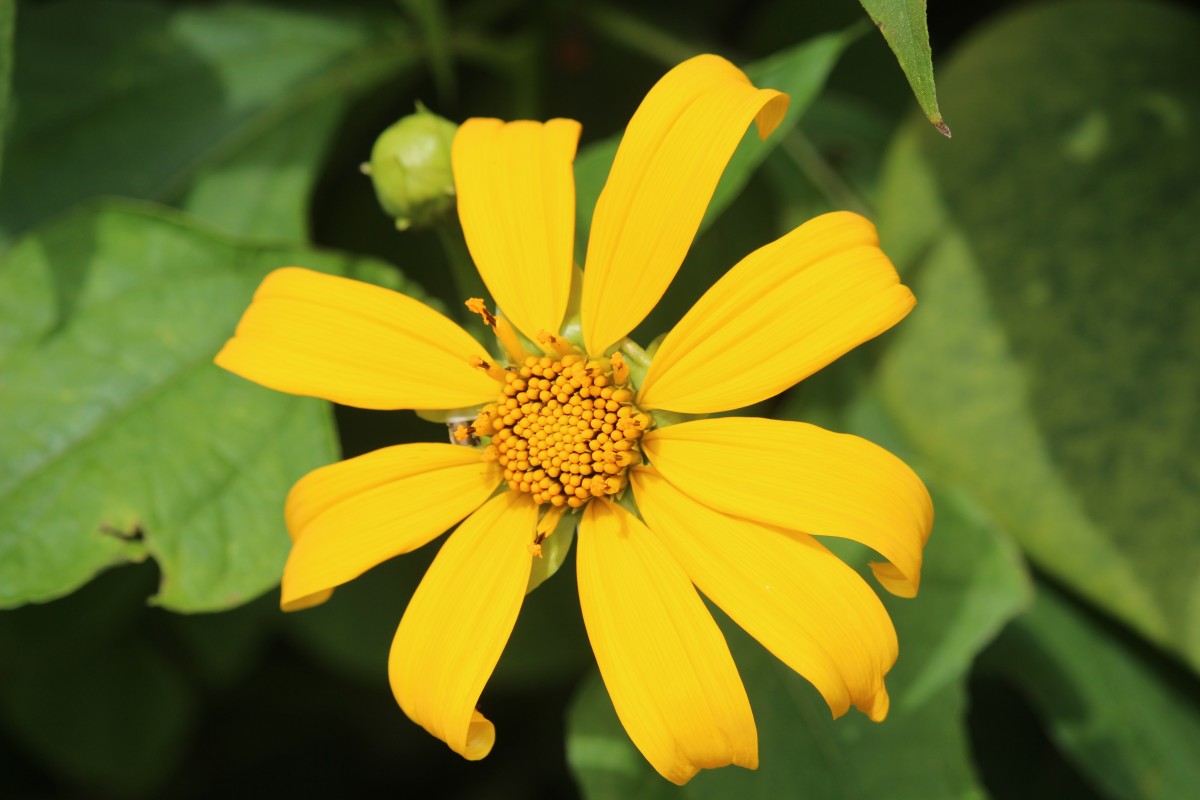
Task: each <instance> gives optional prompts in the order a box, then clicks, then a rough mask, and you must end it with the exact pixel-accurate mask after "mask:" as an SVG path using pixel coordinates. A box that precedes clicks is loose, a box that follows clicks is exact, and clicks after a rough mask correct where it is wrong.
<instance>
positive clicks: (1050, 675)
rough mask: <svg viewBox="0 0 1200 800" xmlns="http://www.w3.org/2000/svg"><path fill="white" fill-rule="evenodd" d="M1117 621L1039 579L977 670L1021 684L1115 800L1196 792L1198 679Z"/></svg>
mask: <svg viewBox="0 0 1200 800" xmlns="http://www.w3.org/2000/svg"><path fill="white" fill-rule="evenodd" d="M1113 628H1114V626H1113V625H1112V623H1111V622H1106V621H1103V620H1100V619H1098V618H1097V616H1096V615H1095V614H1094V613H1089V612H1088V611H1086V610H1084V609H1082V608H1080V607H1079V606H1078V605H1077V604H1076V603H1073V602H1071V601H1069V600H1068V599H1066V598H1065V597H1064V596H1063V595H1062V594H1061V593H1060V592H1059V591H1057V590H1055V589H1053V588H1051V587H1050V586H1048V585H1046V584H1042V585H1039V587H1038V595H1037V601H1036V603H1035V604H1034V606H1033V609H1032V611H1031V612H1030V613H1028V614H1025V615H1022V616H1021V617H1019V618H1018V619H1017V620H1016V621H1015V622H1013V624H1012V625H1011V626H1010V627H1009V628H1008V629H1007V630H1006V631H1005V632H1004V634H1003V635H1002V636H1001V637H1000V638H999V639H998V640H997V641H996V643H995V644H994V645H993V646H992V647H991V648H990V649H989V650H988V652H987V653H986V654H985V656H984V657H983V658H982V659H981V669H983V670H985V671H986V672H987V673H989V674H999V675H1001V676H1003V677H1004V678H1006V679H1007V680H1009V681H1011V682H1012V683H1014V684H1015V685H1017V686H1018V687H1020V688H1021V689H1022V690H1023V691H1024V692H1025V693H1026V694H1027V695H1028V696H1029V698H1030V699H1031V700H1032V701H1033V703H1034V704H1035V706H1036V707H1037V708H1038V709H1039V710H1040V711H1041V713H1042V714H1043V715H1044V716H1045V718H1046V720H1047V722H1048V723H1049V730H1050V734H1051V735H1052V736H1053V737H1054V739H1055V740H1056V741H1057V742H1058V744H1059V746H1060V747H1061V748H1062V750H1063V752H1064V753H1066V755H1067V756H1068V757H1069V758H1071V759H1072V760H1073V761H1074V762H1075V764H1076V765H1077V766H1078V767H1079V768H1080V769H1081V770H1083V771H1084V772H1085V773H1087V774H1089V775H1090V776H1091V777H1092V778H1093V780H1094V784H1095V785H1096V786H1097V787H1098V788H1101V789H1102V790H1104V792H1105V794H1106V795H1107V796H1108V797H1111V798H1112V799H1113V800H1129V799H1130V798H1164V800H1165V798H1174V797H1200V762H1198V761H1197V760H1196V753H1200V702H1198V697H1200V693H1198V692H1197V689H1198V688H1200V687H1198V686H1197V683H1196V679H1195V678H1194V677H1192V676H1190V675H1186V674H1182V675H1181V674H1180V672H1181V671H1180V670H1179V669H1177V668H1175V666H1174V665H1173V664H1165V663H1163V662H1164V659H1162V658H1161V657H1157V658H1156V657H1154V654H1149V653H1146V652H1145V648H1139V647H1138V646H1137V643H1136V642H1134V641H1132V640H1131V637H1129V636H1128V635H1124V636H1122V635H1121V632H1119V631H1115V630H1113Z"/></svg>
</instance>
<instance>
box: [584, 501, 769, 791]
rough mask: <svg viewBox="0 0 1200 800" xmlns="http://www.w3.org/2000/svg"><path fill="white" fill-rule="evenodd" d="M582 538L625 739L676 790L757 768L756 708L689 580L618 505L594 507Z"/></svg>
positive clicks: (587, 609)
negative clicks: (711, 772) (714, 771)
mask: <svg viewBox="0 0 1200 800" xmlns="http://www.w3.org/2000/svg"><path fill="white" fill-rule="evenodd" d="M578 537H579V543H578V545H577V546H578V548H579V549H578V551H577V553H578V554H577V555H576V563H577V564H578V578H579V602H580V605H581V607H582V609H583V621H584V624H585V625H586V627H587V632H588V638H589V639H590V640H591V642H592V649H593V650H594V651H595V653H596V663H597V664H598V665H599V667H600V676H601V677H602V678H604V685H605V686H606V687H608V693H609V695H610V696H611V697H612V701H613V706H614V707H615V708H616V710H617V716H618V717H620V719H621V724H622V725H624V726H625V730H626V731H627V732H628V733H629V738H630V739H632V740H633V743H634V744H635V745H637V748H638V749H639V750H641V751H642V755H644V756H645V757H646V759H647V760H648V761H649V762H650V764H651V765H652V766H653V767H654V768H655V769H656V770H658V772H659V773H660V774H661V775H662V776H663V777H664V778H667V779H668V780H670V781H672V782H674V783H678V784H683V783H686V782H687V781H688V780H689V779H690V778H691V777H692V776H693V775H695V774H696V773H697V772H698V771H699V770H701V769H707V768H712V767H723V766H725V765H727V764H731V763H732V764H738V765H740V766H743V767H749V768H750V769H755V768H756V767H757V766H758V734H757V732H756V730H755V727H754V717H753V716H752V714H751V712H750V701H749V700H748V699H747V698H746V690H745V689H744V688H743V686H742V681H741V678H740V677H738V673H737V667H735V666H734V664H733V657H732V656H731V655H730V654H729V648H728V646H727V645H726V644H725V638H724V637H723V636H722V635H721V631H720V630H719V629H718V628H717V624H716V623H715V622H714V621H713V618H712V616H711V615H710V614H709V613H708V609H706V608H705V607H704V602H703V601H702V600H701V599H700V597H699V595H697V594H696V590H695V589H694V588H693V587H692V584H691V583H690V582H689V581H688V577H687V575H686V574H684V572H683V570H682V569H681V568H680V566H679V565H678V564H677V563H676V562H675V561H674V560H673V559H672V558H671V556H670V554H669V553H668V552H667V551H666V549H664V548H663V546H662V544H661V543H660V542H659V541H658V540H657V539H656V538H655V537H654V536H653V535H652V534H651V533H650V532H649V531H648V530H647V529H646V526H645V525H643V524H642V523H641V521H640V520H638V519H637V518H636V517H634V516H633V515H632V514H630V513H629V512H627V511H625V510H624V509H623V508H621V507H620V506H617V505H614V504H610V503H608V502H605V501H599V500H597V501H593V502H592V503H589V504H588V507H587V510H586V511H585V512H584V515H583V520H582V522H581V524H580V527H579V534H578Z"/></svg>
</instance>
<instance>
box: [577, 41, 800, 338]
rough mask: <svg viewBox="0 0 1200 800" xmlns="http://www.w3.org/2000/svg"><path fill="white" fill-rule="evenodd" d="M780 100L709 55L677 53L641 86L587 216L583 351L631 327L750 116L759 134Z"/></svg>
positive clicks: (666, 280)
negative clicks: (678, 57) (658, 76)
mask: <svg viewBox="0 0 1200 800" xmlns="http://www.w3.org/2000/svg"><path fill="white" fill-rule="evenodd" d="M787 103H788V98H787V95H784V94H781V93H779V92H776V91H772V90H769V89H755V88H754V86H753V85H751V83H750V81H749V79H747V78H746V76H745V75H744V74H742V71H741V70H739V69H738V68H737V67H735V66H733V65H732V64H730V63H729V62H728V61H726V60H725V59H723V58H720V57H718V56H712V55H704V56H696V57H695V58H692V59H689V60H687V61H685V62H683V63H682V64H680V65H679V66H677V67H675V68H674V69H672V70H671V71H670V72H668V73H667V74H666V75H665V76H663V78H662V80H660V81H659V82H658V83H657V84H655V86H654V88H652V89H651V90H650V92H649V94H647V95H646V98H645V99H644V100H643V101H642V104H641V106H639V107H638V110H637V112H636V113H635V114H634V115H633V119H631V120H630V122H629V127H628V128H626V129H625V136H624V137H623V138H622V139H621V145H620V148H619V149H618V150H617V157H616V159H615V160H614V161H613V166H612V170H611V171H610V172H609V175H608V181H607V183H605V185H604V191H603V192H601V194H600V199H599V200H597V201H596V211H595V214H594V215H593V217H592V232H591V238H590V240H589V241H588V250H587V260H586V266H585V270H584V282H583V305H582V309H581V311H582V315H583V336H584V343H585V344H586V346H587V350H588V352H589V353H592V354H599V353H602V352H603V351H604V350H605V349H607V348H608V347H609V345H611V344H613V343H614V342H616V341H618V340H619V339H621V338H622V337H623V336H625V335H626V334H627V333H629V332H630V331H631V330H633V328H634V327H635V326H636V325H637V324H638V323H639V322H641V321H642V319H644V318H645V316H646V314H647V313H649V311H650V309H652V308H653V307H654V304H655V303H657V302H658V300H659V298H660V297H662V295H663V292H664V291H666V288H667V286H668V285H669V284H670V283H671V279H672V278H673V277H675V273H676V272H677V271H678V270H679V265H680V264H681V263H683V257H684V255H685V254H686V253H687V250H688V247H690V246H691V244H692V239H693V238H694V237H695V235H696V230H697V229H698V228H699V227H700V220H701V219H702V218H703V217H704V210H705V209H706V208H707V207H708V201H709V200H710V199H711V198H712V194H713V190H714V189H715V188H716V186H717V180H718V179H719V178H720V177H721V173H722V172H723V171H724V170H725V165H726V164H727V163H728V162H729V158H730V156H732V155H733V151H734V150H735V149H736V148H737V146H738V143H739V142H740V141H741V140H742V135H743V134H744V133H745V132H746V128H747V127H748V126H749V125H750V122H751V120H757V122H758V133H759V136H760V137H762V138H764V139H765V138H766V137H767V136H768V135H769V134H770V133H771V131H773V130H774V129H775V127H776V126H777V125H778V124H779V122H780V120H782V119H783V115H784V112H786V111H787Z"/></svg>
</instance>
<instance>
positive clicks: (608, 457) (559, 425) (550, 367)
mask: <svg viewBox="0 0 1200 800" xmlns="http://www.w3.org/2000/svg"><path fill="white" fill-rule="evenodd" d="M614 362H615V363H614ZM614 366H616V367H617V369H616V372H617V375H618V376H619V377H624V378H626V380H627V374H628V370H624V369H621V361H620V357H619V356H614V359H613V360H612V361H610V360H609V359H588V358H585V357H584V356H581V355H575V354H570V355H564V356H563V357H562V358H561V359H559V360H555V359H552V358H550V357H548V356H547V357H542V358H537V357H530V358H527V359H525V361H524V363H522V364H521V365H520V366H518V367H513V368H510V369H509V370H507V371H506V373H505V376H504V389H503V390H502V392H501V395H500V399H499V400H497V401H496V402H495V403H493V404H491V405H489V406H486V407H485V408H484V409H483V410H482V411H481V412H480V413H479V417H478V419H477V420H476V421H475V424H474V425H473V426H472V429H473V431H472V432H473V433H474V434H475V435H477V436H491V437H492V440H491V443H490V444H489V445H488V446H487V447H486V448H485V450H484V458H485V459H487V460H489V461H490V460H495V461H497V462H499V464H500V466H501V467H503V468H504V478H505V480H506V481H508V486H509V488H510V489H512V490H513V491H515V492H527V493H529V494H530V495H532V496H533V500H534V502H535V503H539V504H543V503H549V504H551V505H554V506H563V505H566V506H569V507H571V508H580V507H582V506H583V505H584V504H585V503H586V502H587V501H588V500H590V499H591V498H593V497H606V496H612V495H616V494H619V493H620V492H621V491H623V490H624V489H625V485H626V483H627V481H628V478H627V474H626V473H627V471H628V469H629V467H631V466H635V465H637V464H640V463H641V461H642V455H641V451H640V449H639V448H638V440H639V439H640V438H641V437H642V434H643V433H644V432H645V430H646V428H647V427H648V426H649V424H650V417H649V415H647V414H645V413H643V412H641V411H639V410H638V408H637V406H635V405H634V404H633V392H632V391H631V390H630V389H629V387H628V386H627V385H625V384H624V383H623V382H621V381H618V380H616V379H614V375H613V373H614Z"/></svg>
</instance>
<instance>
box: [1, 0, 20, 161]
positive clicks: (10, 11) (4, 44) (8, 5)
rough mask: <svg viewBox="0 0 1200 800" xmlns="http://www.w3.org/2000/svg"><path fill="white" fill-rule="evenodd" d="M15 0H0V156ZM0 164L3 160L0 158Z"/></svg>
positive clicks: (9, 90) (5, 124) (9, 88)
mask: <svg viewBox="0 0 1200 800" xmlns="http://www.w3.org/2000/svg"><path fill="white" fill-rule="evenodd" d="M16 16H17V0H0V157H2V156H3V155H4V135H5V133H6V132H7V131H8V117H9V114H10V113H11V111H10V110H9V96H10V94H11V93H12V66H13V56H12V53H13V31H14V29H15V28H16ZM0 166H3V161H2V160H0Z"/></svg>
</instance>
